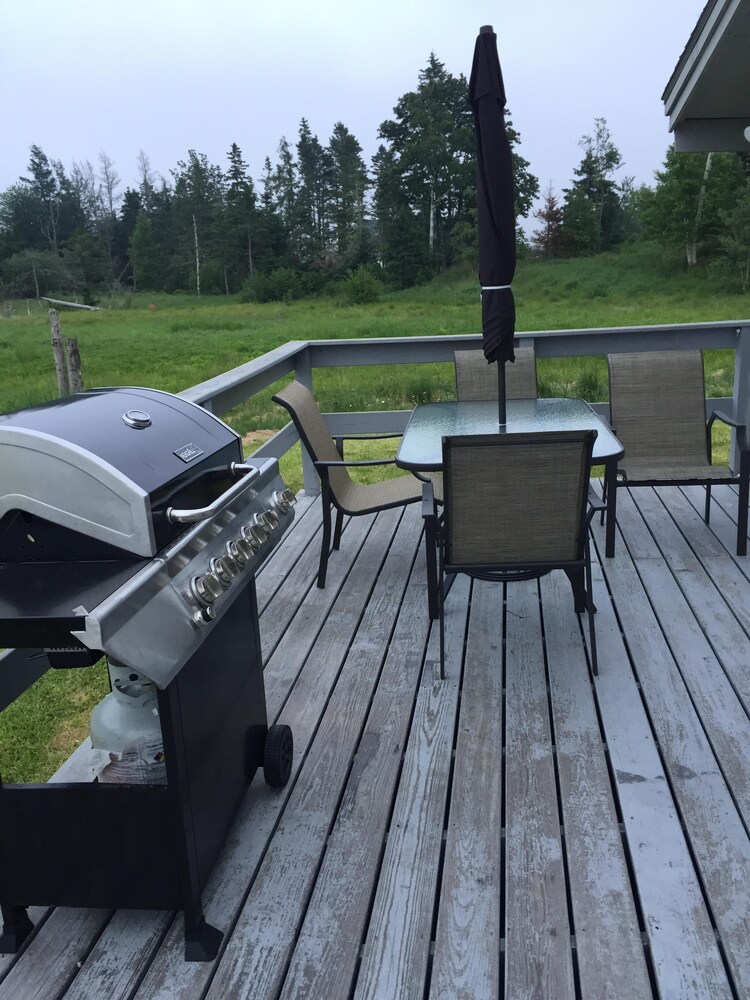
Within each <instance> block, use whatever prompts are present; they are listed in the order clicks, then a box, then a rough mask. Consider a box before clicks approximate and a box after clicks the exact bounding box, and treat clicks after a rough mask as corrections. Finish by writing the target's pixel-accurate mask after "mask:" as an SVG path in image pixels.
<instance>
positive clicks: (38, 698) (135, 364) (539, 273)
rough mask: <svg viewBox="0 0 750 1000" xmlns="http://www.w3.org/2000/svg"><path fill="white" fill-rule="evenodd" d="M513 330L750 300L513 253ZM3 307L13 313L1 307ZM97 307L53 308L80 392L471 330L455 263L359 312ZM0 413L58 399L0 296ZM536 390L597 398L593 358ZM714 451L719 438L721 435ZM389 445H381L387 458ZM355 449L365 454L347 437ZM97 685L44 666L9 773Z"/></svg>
mask: <svg viewBox="0 0 750 1000" xmlns="http://www.w3.org/2000/svg"><path fill="white" fill-rule="evenodd" d="M513 287H514V292H515V297H516V307H517V316H518V319H517V330H518V331H519V332H523V331H533V330H547V329H576V328H587V327H608V326H635V325H645V324H659V323H679V322H707V321H712V320H736V319H742V318H743V317H745V316H747V315H748V313H750V298H749V297H748V296H742V295H740V294H737V293H734V292H731V290H728V289H727V288H726V287H725V286H724V285H723V284H722V283H721V280H720V279H718V278H717V277H715V276H713V275H712V274H711V273H703V272H696V273H694V274H686V273H684V272H682V271H681V270H679V269H672V270H670V269H669V268H668V267H667V266H666V265H665V263H664V261H663V259H662V257H661V254H660V253H659V251H657V250H655V249H653V248H649V247H641V248H638V250H637V251H628V252H621V253H619V254H616V255H615V254H608V255H604V256H602V257H598V258H593V259H585V260H575V261H558V262H552V263H548V264H540V263H527V262H521V263H520V265H519V268H518V272H517V277H516V279H515V281H514V286H513ZM9 305H10V306H12V315H10V316H9V315H8V313H9V312H11V309H10V308H9ZM102 305H103V306H104V307H105V308H104V309H103V310H102V311H100V312H76V311H65V310H61V312H60V318H61V324H62V333H63V336H64V337H76V338H77V339H78V344H79V349H80V353H81V358H82V367H83V376H84V382H85V385H86V387H94V386H106V385H147V386H151V387H154V388H160V389H166V390H168V391H170V392H177V391H179V390H181V389H185V388H187V387H188V386H191V385H194V384H196V383H198V382H202V381H204V380H205V379H207V378H210V377H212V376H213V375H217V374H219V373H221V372H223V371H226V370H227V369H230V368H233V367H235V366H237V365H240V364H243V363H244V362H246V361H248V360H250V359H251V358H254V357H257V356H259V355H261V354H263V353H265V352H266V351H269V350H272V349H273V348H274V347H277V346H279V345H281V344H284V343H286V342H288V341H291V340H320V339H334V338H352V337H398V336H425V335H433V334H438V335H439V334H467V333H479V332H480V309H479V292H478V284H477V281H476V278H475V277H474V276H473V275H471V274H469V273H468V272H467V273H460V272H453V273H451V274H449V275H444V276H442V277H441V278H439V279H437V280H435V281H434V282H432V283H431V284H430V285H428V286H426V287H422V288H417V289H412V290H409V291H406V292H399V293H386V294H384V295H383V298H382V300H381V301H380V302H378V303H376V304H373V305H369V306H356V307H352V306H346V305H343V304H342V303H341V302H337V301H335V300H331V299H323V298H321V299H315V300H308V301H303V302H294V303H290V304H267V305H257V304H246V303H241V302H239V301H237V300H236V299H232V298H221V297H205V296H204V297H202V298H200V299H198V298H196V297H194V296H188V295H181V296H165V295H145V294H144V295H129V296H120V297H117V298H115V299H113V300H112V301H110V302H103V303H102ZM0 362H1V363H0V413H2V412H8V411H10V410H14V409H19V408H22V407H25V406H30V405H32V404H34V403H38V402H43V401H45V400H48V399H52V398H54V397H55V396H56V391H57V390H56V382H55V370H54V364H53V358H52V350H51V346H50V333H49V321H48V314H47V308H46V305H45V306H44V308H40V307H39V306H38V305H37V304H36V303H35V302H30V303H26V302H15V303H12V304H7V303H5V304H3V303H0ZM705 364H706V383H707V385H706V389H707V393H708V395H709V396H725V395H731V392H732V378H733V357H732V352H730V351H710V352H706V354H705ZM538 377H539V389H540V393H541V394H542V395H546V396H580V397H582V398H585V399H588V400H589V401H592V402H593V401H602V400H605V399H606V398H607V378H606V363H605V361H604V359H603V358H561V359H548V360H544V359H542V360H540V362H539V366H538ZM315 386H316V395H317V396H318V398H319V399H320V402H321V405H322V407H323V409H324V410H331V411H334V410H339V411H344V410H347V409H352V410H366V409H400V408H402V409H408V408H411V407H412V406H413V405H414V404H415V403H416V402H422V401H426V400H432V399H443V398H451V396H452V395H453V393H454V389H453V370H452V366H451V365H449V364H426V365H399V366H382V367H373V368H347V369H345V370H340V371H337V370H336V369H326V370H324V371H321V372H319V373H317V374H316V377H315ZM272 393H273V388H270V389H268V390H266V391H265V392H263V393H261V394H260V395H259V396H258V397H257V398H256V399H254V400H252V401H250V402H249V403H246V404H243V405H242V406H239V407H237V408H236V409H235V410H234V411H232V412H231V413H230V414H228V415H225V418H226V419H227V420H228V422H229V423H231V424H232V425H233V426H234V427H235V428H236V429H237V430H238V431H239V432H241V433H242V434H245V435H248V437H247V438H246V443H247V449H248V451H249V450H252V446H253V442H254V441H259V440H262V438H263V437H264V433H263V432H264V431H265V432H267V431H268V429H272V428H277V427H280V426H281V425H282V424H283V423H285V421H286V415H285V414H284V413H282V411H281V410H280V408H279V407H276V406H275V405H274V404H273V403H272V402H271V399H270V397H271V395H272ZM716 435H717V436H716V438H715V444H716V453H717V458H718V457H719V455H720V454H721V450H722V449H723V450H724V451H725V450H726V447H727V442H728V435H727V433H726V432H725V431H724V430H723V429H719V428H717V431H716ZM387 447H388V445H387V444H381V445H379V446H378V453H379V454H382V453H384V449H387ZM347 454H349V455H351V456H352V457H358V456H359V455H360V454H362V455H364V454H369V453H368V452H366V451H364V450H363V449H362V446H356V445H355V446H350V448H349V451H348V453H347ZM282 472H283V474H284V477H285V479H286V480H287V482H288V483H289V485H291V486H293V487H295V488H299V486H300V485H301V476H300V466H299V447H297V448H295V449H293V450H292V451H291V452H290V453H289V455H288V456H287V457H286V458H285V459H284V461H283V463H282ZM106 690H107V681H106V670H104V668H103V667H102V666H98V667H92V668H90V669H87V670H69V671H66V670H60V671H50V672H49V673H48V674H47V675H46V676H45V677H44V678H42V680H40V681H39V682H38V683H37V684H36V685H34V687H33V688H32V689H30V690H29V691H28V692H27V693H26V694H25V695H23V696H22V698H20V699H19V700H18V701H17V702H16V703H15V704H14V705H13V706H12V707H11V708H10V709H8V710H6V711H5V712H3V713H2V714H1V715H0V773H2V775H3V778H4V780H15V781H24V780H44V779H45V778H47V777H48V776H49V775H50V774H51V773H52V772H53V771H54V770H55V768H56V767H57V766H59V764H60V763H61V762H62V761H63V760H64V759H65V758H66V757H67V756H68V754H69V753H70V752H71V750H72V749H73V748H74V747H75V746H76V745H77V743H78V742H80V740H81V739H82V738H83V736H85V734H86V731H87V727H88V719H89V716H90V713H91V709H92V707H93V705H94V704H96V702H97V701H98V700H99V699H100V698H101V697H102V696H103V695H104V693H105V692H106Z"/></svg>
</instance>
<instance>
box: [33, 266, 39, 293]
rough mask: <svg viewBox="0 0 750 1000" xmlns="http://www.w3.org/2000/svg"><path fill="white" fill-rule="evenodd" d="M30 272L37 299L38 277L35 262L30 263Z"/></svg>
mask: <svg viewBox="0 0 750 1000" xmlns="http://www.w3.org/2000/svg"><path fill="white" fill-rule="evenodd" d="M31 273H32V274H33V275H34V288H35V289H36V300H37V302H38V301H39V279H38V278H37V276H36V264H32V265H31Z"/></svg>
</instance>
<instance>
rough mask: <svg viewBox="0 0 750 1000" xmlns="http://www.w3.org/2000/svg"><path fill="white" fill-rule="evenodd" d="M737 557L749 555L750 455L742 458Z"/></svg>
mask: <svg viewBox="0 0 750 1000" xmlns="http://www.w3.org/2000/svg"><path fill="white" fill-rule="evenodd" d="M737 501H738V502H737V555H738V556H746V555H747V508H748V502H749V501H750V455H748V454H746V453H743V454H742V456H741V458H740V495H739V497H738V498H737Z"/></svg>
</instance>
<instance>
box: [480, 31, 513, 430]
mask: <svg viewBox="0 0 750 1000" xmlns="http://www.w3.org/2000/svg"><path fill="white" fill-rule="evenodd" d="M469 100H470V102H471V106H472V109H473V111H474V130H475V133H476V144H477V178H476V188H477V229H478V233H479V281H480V284H481V286H482V338H483V347H484V356H485V357H486V359H487V361H488V362H490V363H492V362H496V363H497V366H498V370H497V385H498V418H499V422H500V423H501V424H504V423H505V422H506V421H505V363H506V362H507V361H514V360H515V354H514V352H513V333H514V331H515V325H516V307H515V303H514V301H513V291H512V289H511V287H510V285H511V281H512V280H513V274H514V272H515V270H516V213H515V201H514V190H513V160H512V157H511V152H510V143H509V141H508V136H507V134H506V131H505V116H504V111H503V109H504V108H505V87H504V86H503V75H502V72H501V70H500V60H499V59H498V55H497V36H496V34H495V32H494V31H493V30H492V25H489V24H486V25H484V26H483V27H482V28H480V29H479V35H478V36H477V41H476V45H475V47H474V62H473V64H472V67H471V77H470V79H469Z"/></svg>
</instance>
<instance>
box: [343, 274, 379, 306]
mask: <svg viewBox="0 0 750 1000" xmlns="http://www.w3.org/2000/svg"><path fill="white" fill-rule="evenodd" d="M382 292H383V286H382V284H381V282H380V281H379V280H378V279H377V278H376V277H375V275H374V274H373V273H372V271H370V269H369V268H367V267H358V268H357V269H356V270H354V271H349V273H348V274H347V276H346V277H345V278H344V280H343V281H342V282H341V294H342V295H343V297H344V300H345V301H346V302H348V303H349V305H352V306H363V305H368V304H369V303H371V302H378V301H379V300H380V296H381V295H382Z"/></svg>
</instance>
